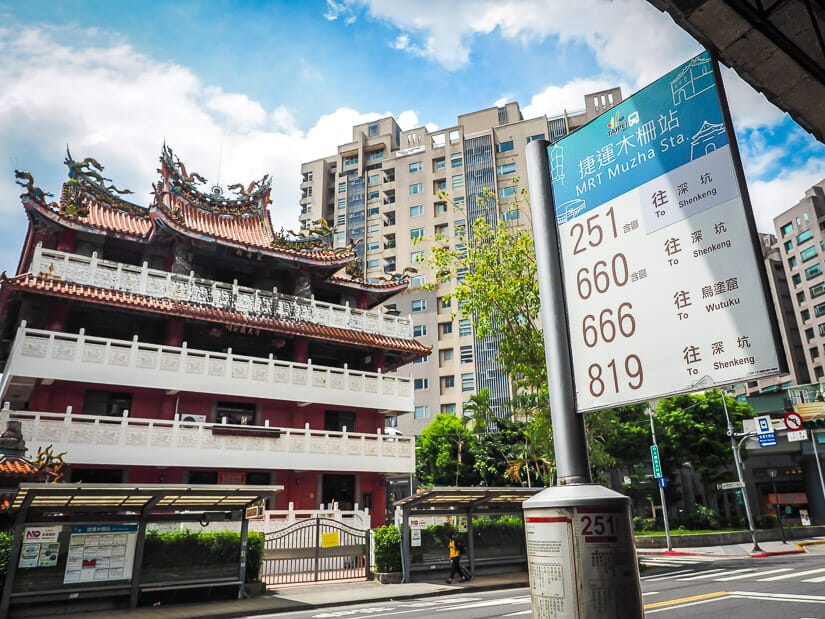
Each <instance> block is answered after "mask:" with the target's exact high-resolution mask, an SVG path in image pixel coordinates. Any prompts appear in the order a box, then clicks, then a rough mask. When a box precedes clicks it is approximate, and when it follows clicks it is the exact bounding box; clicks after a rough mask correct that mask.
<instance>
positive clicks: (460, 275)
mask: <svg viewBox="0 0 825 619" xmlns="http://www.w3.org/2000/svg"><path fill="white" fill-rule="evenodd" d="M456 250H457V251H458V252H459V254H460V253H461V248H459V247H456ZM469 272H470V270H469V269H468V268H466V267H462V268H460V269H456V270H455V278H456V279H457V280H458V281H460V282H463V281H464V278H465V277H467V273H469Z"/></svg>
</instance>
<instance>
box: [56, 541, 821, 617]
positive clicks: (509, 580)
mask: <svg viewBox="0 0 825 619" xmlns="http://www.w3.org/2000/svg"><path fill="white" fill-rule="evenodd" d="M759 546H760V548H761V549H762V551H761V552H759V553H753V554H752V553H751V550H752V549H753V548H752V547H753V545H752V544H731V545H726V546H706V547H699V548H686V549H678V548H674V549H673V550H672V551H668V550H666V549H640V550H639V551H638V555H639V557H651V556H709V557H711V556H712V557H720V556H721V557H728V558H737V557H738V558H742V559H750V558H761V557H769V556H777V555H786V554H798V553H805V552H811V551H814V552H815V551H818V550H819V551H821V552H825V538H815V539H805V540H796V541H793V542H788V543H787V544H783V543H782V542H781V541H765V542H760V543H759ZM806 547H807V549H806ZM526 586H528V579H527V574H526V573H524V572H512V573H506V574H490V575H484V574H482V575H479V576H476V577H475V578H473V579H472V580H471V581H470V582H466V583H462V582H456V581H453V584H451V585H448V584H446V583H445V582H444V575H443V574H441V575H440V576H439V578H437V579H436V578H433V579H430V580H427V581H420V582H411V583H405V584H398V585H381V584H378V583H375V582H371V581H357V582H347V583H335V584H323V583H322V584H311V585H301V586H291V587H282V588H279V589H274V590H273V589H271V590H270V591H269V592H268V593H267V594H265V595H263V596H261V597H256V598H251V599H247V600H226V601H215V602H204V603H199V604H175V605H168V606H156V607H142V608H137V609H135V610H123V611H111V610H107V611H99V612H84V613H75V614H68V615H60V617H61V619H104V618H109V617H124V618H128V619H149V618H151V619H234V618H236V617H243V616H246V615H265V614H271V613H281V612H287V611H294V610H305V609H308V608H320V607H325V606H340V605H345V604H355V603H367V602H380V601H382V600H401V599H405V598H420V597H427V596H436V595H450V594H455V593H462V592H466V591H484V590H490V589H505V588H516V587H526Z"/></svg>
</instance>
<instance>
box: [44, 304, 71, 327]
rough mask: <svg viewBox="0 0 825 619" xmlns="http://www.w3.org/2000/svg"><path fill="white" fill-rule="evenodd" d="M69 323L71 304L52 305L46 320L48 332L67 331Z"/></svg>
mask: <svg viewBox="0 0 825 619" xmlns="http://www.w3.org/2000/svg"><path fill="white" fill-rule="evenodd" d="M68 323H69V304H68V303H61V302H57V303H50V304H49V316H48V318H47V319H46V330H47V331H65V330H66V328H67V325H68Z"/></svg>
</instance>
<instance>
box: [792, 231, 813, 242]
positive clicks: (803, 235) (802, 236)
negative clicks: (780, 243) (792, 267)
mask: <svg viewBox="0 0 825 619" xmlns="http://www.w3.org/2000/svg"><path fill="white" fill-rule="evenodd" d="M812 238H814V233H813V230H811V229H810V228H808V229H807V230H803V231H802V232H800V233H799V234H797V235H796V244H797V245H802V243H804V242H805V241H810V240H811V239H812Z"/></svg>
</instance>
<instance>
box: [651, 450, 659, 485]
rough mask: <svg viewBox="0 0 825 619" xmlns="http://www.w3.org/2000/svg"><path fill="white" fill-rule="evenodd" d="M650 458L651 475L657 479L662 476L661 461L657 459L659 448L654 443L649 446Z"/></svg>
mask: <svg viewBox="0 0 825 619" xmlns="http://www.w3.org/2000/svg"><path fill="white" fill-rule="evenodd" d="M650 460H651V462H653V477H655V478H656V479H659V478H660V477H661V476H662V463H661V461H660V460H659V448H658V447H657V446H656V445H651V446H650Z"/></svg>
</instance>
